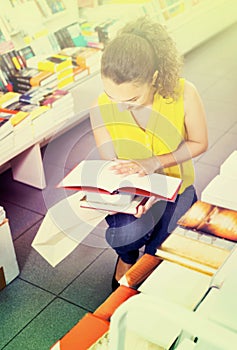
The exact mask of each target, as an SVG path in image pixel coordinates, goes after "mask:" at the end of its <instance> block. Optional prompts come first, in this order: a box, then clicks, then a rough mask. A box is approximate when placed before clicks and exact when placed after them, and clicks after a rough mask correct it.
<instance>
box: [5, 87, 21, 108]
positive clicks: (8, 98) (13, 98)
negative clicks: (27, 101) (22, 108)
mask: <svg viewBox="0 0 237 350" xmlns="http://www.w3.org/2000/svg"><path fill="white" fill-rule="evenodd" d="M20 96H21V94H19V93H18V92H14V91H9V92H6V93H5V94H3V95H2V96H0V108H7V107H8V106H9V105H10V104H11V103H13V102H17V101H19V98H20Z"/></svg>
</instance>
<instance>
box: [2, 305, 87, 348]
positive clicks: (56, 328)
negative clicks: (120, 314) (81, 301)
mask: <svg viewBox="0 0 237 350" xmlns="http://www.w3.org/2000/svg"><path fill="white" fill-rule="evenodd" d="M85 313H86V311H85V310H83V309H81V308H79V307H78V306H75V305H72V304H70V303H68V302H66V301H64V300H61V299H58V298H57V299H55V300H53V302H52V303H50V304H49V305H48V306H47V307H46V308H45V309H44V310H43V311H42V312H41V313H40V314H39V315H38V316H37V317H36V318H34V319H33V321H32V322H30V323H29V324H28V325H27V327H26V328H24V329H23V330H22V331H21V332H20V333H19V334H18V335H17V337H15V338H13V339H12V341H11V342H10V343H9V344H8V345H7V346H6V347H5V348H4V350H16V349H17V350H49V348H50V347H51V346H52V345H53V344H54V343H55V342H56V341H57V340H58V339H60V338H61V337H62V336H64V335H65V334H66V333H67V332H68V331H69V330H70V329H71V328H72V327H73V326H74V325H75V324H76V323H77V322H78V321H79V319H81V318H82V317H83V316H84V315H85Z"/></svg>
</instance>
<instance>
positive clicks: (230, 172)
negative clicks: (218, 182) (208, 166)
mask: <svg viewBox="0 0 237 350" xmlns="http://www.w3.org/2000/svg"><path fill="white" fill-rule="evenodd" d="M220 175H224V176H228V177H231V178H234V179H235V180H237V151H234V152H232V153H231V154H230V155H229V157H228V158H227V159H226V160H225V161H224V162H223V163H222V165H221V166H220Z"/></svg>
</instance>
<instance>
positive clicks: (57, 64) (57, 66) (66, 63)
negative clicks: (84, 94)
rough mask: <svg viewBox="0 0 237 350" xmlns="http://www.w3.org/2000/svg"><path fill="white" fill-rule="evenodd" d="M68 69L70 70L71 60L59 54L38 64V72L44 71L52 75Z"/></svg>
mask: <svg viewBox="0 0 237 350" xmlns="http://www.w3.org/2000/svg"><path fill="white" fill-rule="evenodd" d="M69 67H71V69H72V60H71V58H70V57H67V56H63V55H59V54H55V55H52V56H49V57H47V58H46V59H44V60H42V61H39V62H38V69H39V70H44V71H48V72H52V73H58V72H60V71H62V70H64V69H66V68H69Z"/></svg>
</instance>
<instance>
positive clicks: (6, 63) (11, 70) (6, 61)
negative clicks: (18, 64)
mask: <svg viewBox="0 0 237 350" xmlns="http://www.w3.org/2000/svg"><path fill="white" fill-rule="evenodd" d="M1 60H2V62H3V64H4V66H5V68H6V70H7V71H8V76H9V78H10V77H11V76H12V75H13V73H14V72H15V71H16V69H15V66H14V65H13V62H12V60H11V58H10V57H9V56H8V54H7V53H5V54H3V55H1Z"/></svg>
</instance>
